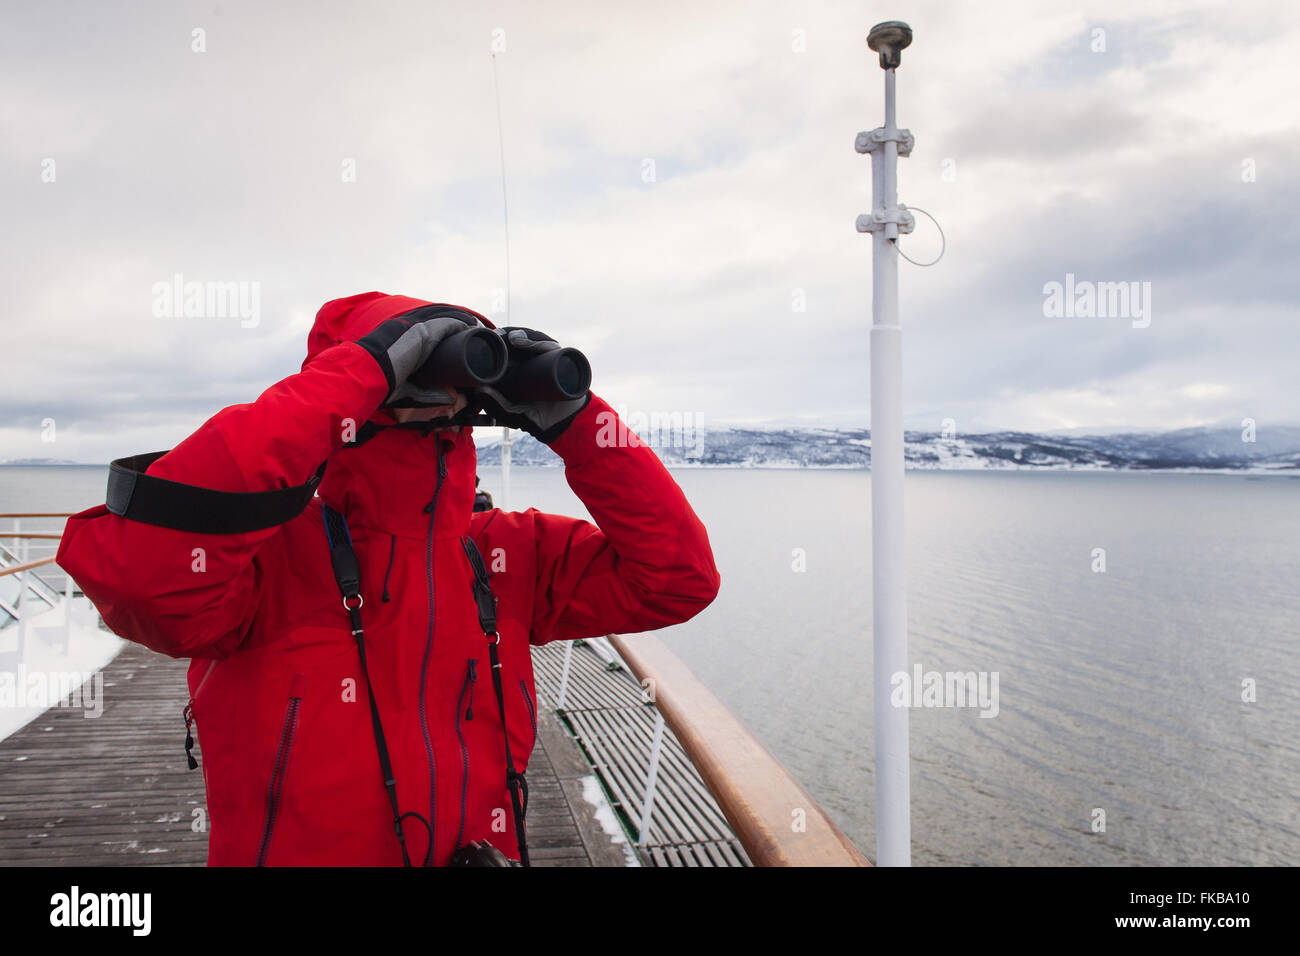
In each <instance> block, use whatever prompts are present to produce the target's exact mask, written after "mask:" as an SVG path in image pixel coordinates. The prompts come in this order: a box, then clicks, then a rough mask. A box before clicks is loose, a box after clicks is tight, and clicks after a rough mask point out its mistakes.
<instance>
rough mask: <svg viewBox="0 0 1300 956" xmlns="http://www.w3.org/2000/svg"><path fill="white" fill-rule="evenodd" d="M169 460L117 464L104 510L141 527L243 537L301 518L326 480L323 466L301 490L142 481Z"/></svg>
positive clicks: (154, 455) (154, 456)
mask: <svg viewBox="0 0 1300 956" xmlns="http://www.w3.org/2000/svg"><path fill="white" fill-rule="evenodd" d="M165 454H167V452H165V451H155V452H151V453H150V454H147V455H133V456H131V457H130V458H119V459H117V460H116V461H114V462H113V463H112V464H110V465H109V466H108V494H107V496H106V498H105V502H104V503H105V504H106V505H107V506H108V510H109V511H111V512H112V513H113V514H115V515H118V516H120V517H122V518H129V519H131V520H132V521H139V522H142V523H143V524H151V525H157V526H158V527H161V528H171V529H173V530H175V531H190V532H194V533H196V534H242V533H244V532H247V531H261V530H263V529H265V528H274V527H276V526H277V525H282V524H284V523H285V522H287V521H291V520H292V519H294V518H296V517H297V516H298V515H300V514H301V513H302V510H303V509H304V508H306V507H307V502H309V501H311V499H312V495H314V494H315V493H316V486H317V485H319V484H320V482H321V478H322V477H324V475H325V462H321V463H320V467H319V468H317V469H316V474H314V475H312V476H311V477H310V478H308V479H307V481H306V482H304V483H303V484H301V485H295V486H294V487H292V488H275V489H273V490H271V491H216V490H214V489H212V488H201V487H199V486H198V485H187V484H185V483H184V482H180V481H171V480H169V479H167V478H158V477H156V476H154V475H146V474H145V469H147V468H148V467H149V466H150V465H152V464H153V463H154V462H155V461H157V460H158V459H159V458H161V457H162V456H163V455H165Z"/></svg>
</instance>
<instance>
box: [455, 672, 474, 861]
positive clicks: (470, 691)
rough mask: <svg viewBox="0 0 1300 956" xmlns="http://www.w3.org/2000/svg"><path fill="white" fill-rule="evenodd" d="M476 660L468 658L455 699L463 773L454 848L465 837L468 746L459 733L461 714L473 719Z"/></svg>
mask: <svg viewBox="0 0 1300 956" xmlns="http://www.w3.org/2000/svg"><path fill="white" fill-rule="evenodd" d="M477 668H478V660H477V658H473V657H471V658H470V659H469V669H468V670H466V671H465V683H464V684H462V685H461V688H460V698H459V699H458V700H457V701H456V736H457V737H458V738H460V758H461V761H462V762H463V765H464V766H463V769H464V773H463V774H462V776H461V778H460V826H458V827H457V828H456V848H457V849H459V848H460V845H461V841H462V840H463V839H464V837H465V800H466V797H467V795H468V792H469V748H468V747H466V746H465V735H464V734H463V733H461V729H460V720H461V716H462V708H463V716H464V718H465V719H466V720H473V719H474V684H475V682H476V681H477V680H478V673H477ZM466 696H468V697H469V704H468V706H466V705H465V698H466Z"/></svg>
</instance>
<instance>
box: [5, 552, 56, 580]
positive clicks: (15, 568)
mask: <svg viewBox="0 0 1300 956" xmlns="http://www.w3.org/2000/svg"><path fill="white" fill-rule="evenodd" d="M57 557H58V555H54V554H52V555H50V556H49V557H48V558H41V559H40V560H39V561H28V562H27V563H26V564H11V565H10V566H9V567H7V568H0V578H2V577H4V576H5V575H6V574H17V573H18V572H19V571H30V570H31V569H32V568H39V567H40V566H41V565H43V564H53V563H54V561H55V559H56V558H57Z"/></svg>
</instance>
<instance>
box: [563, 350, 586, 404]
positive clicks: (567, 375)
mask: <svg viewBox="0 0 1300 956" xmlns="http://www.w3.org/2000/svg"><path fill="white" fill-rule="evenodd" d="M574 356H577V358H575V357H574ZM578 359H582V361H581V362H579V361H578ZM555 384H556V387H557V388H558V389H559V390H560V392H561V393H563V395H564V397H565V398H578V397H580V396H582V395H585V394H586V393H587V389H588V388H590V387H591V368H590V366H588V365H587V360H586V359H585V358H583V355H582V353H581V352H578V351H576V350H574V349H563V350H561V355H560V357H559V359H557V360H556V363H555Z"/></svg>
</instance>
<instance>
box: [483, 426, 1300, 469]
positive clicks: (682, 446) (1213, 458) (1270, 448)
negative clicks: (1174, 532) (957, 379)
mask: <svg viewBox="0 0 1300 956" xmlns="http://www.w3.org/2000/svg"><path fill="white" fill-rule="evenodd" d="M492 432H493V430H491V429H481V430H480V431H479V433H478V436H477V437H478V440H479V442H480V445H479V461H480V463H482V464H484V465H489V466H490V465H498V464H500V460H501V457H500V449H499V447H498V445H497V444H496V442H495V441H493V442H492V444H488V443H487V441H488V440H491V439H492ZM1254 437H1255V440H1254V441H1243V440H1242V432H1241V431H1240V430H1239V429H1232V428H1221V429H1213V428H1188V429H1182V430H1180V431H1174V432H1163V433H1152V434H1142V433H1128V434H1121V435H1084V436H1061V435H1040V434H1033V433H1030V432H992V433H989V434H981V435H959V436H956V437H944V436H942V435H940V434H937V433H933V432H907V434H906V449H905V454H906V458H907V466H908V467H909V468H929V469H953V470H956V469H981V468H998V469H1030V470H1041V469H1089V470H1097V469H1114V470H1155V469H1165V470H1168V469H1181V470H1198V471H1200V470H1209V471H1246V470H1249V471H1254V472H1273V473H1283V474H1286V473H1290V474H1294V475H1300V428H1297V427H1276V428H1271V429H1270V428H1261V429H1259V431H1258V433H1257V434H1256V435H1255V436H1254ZM662 438H663V440H660V441H653V440H651V441H648V442H647V443H648V444H650V446H651V447H653V448H654V449H655V451H656V452H657V453H658V454H659V457H660V458H662V459H663V460H664V462H665V463H667V464H669V465H672V466H676V467H689V466H708V467H732V468H869V467H871V432H870V430H868V429H865V428H859V429H851V428H841V429H833V428H723V427H715V428H709V429H708V430H706V431H701V432H699V433H694V434H689V435H686V436H683V435H680V434H677V435H663V436H662ZM511 460H512V462H513V463H514V464H517V465H525V466H529V465H538V466H558V465H560V464H561V462H560V459H559V458H558V457H557V456H556V455H555V454H554V453H552V452H551V450H550V449H549V448H547V447H545V446H544V445H542V444H540V443H539V442H537V441H536V440H534V439H533V438H531V437H529V436H528V435H522V434H517V435H516V437H515V440H514V445H513V448H512V451H511Z"/></svg>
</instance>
